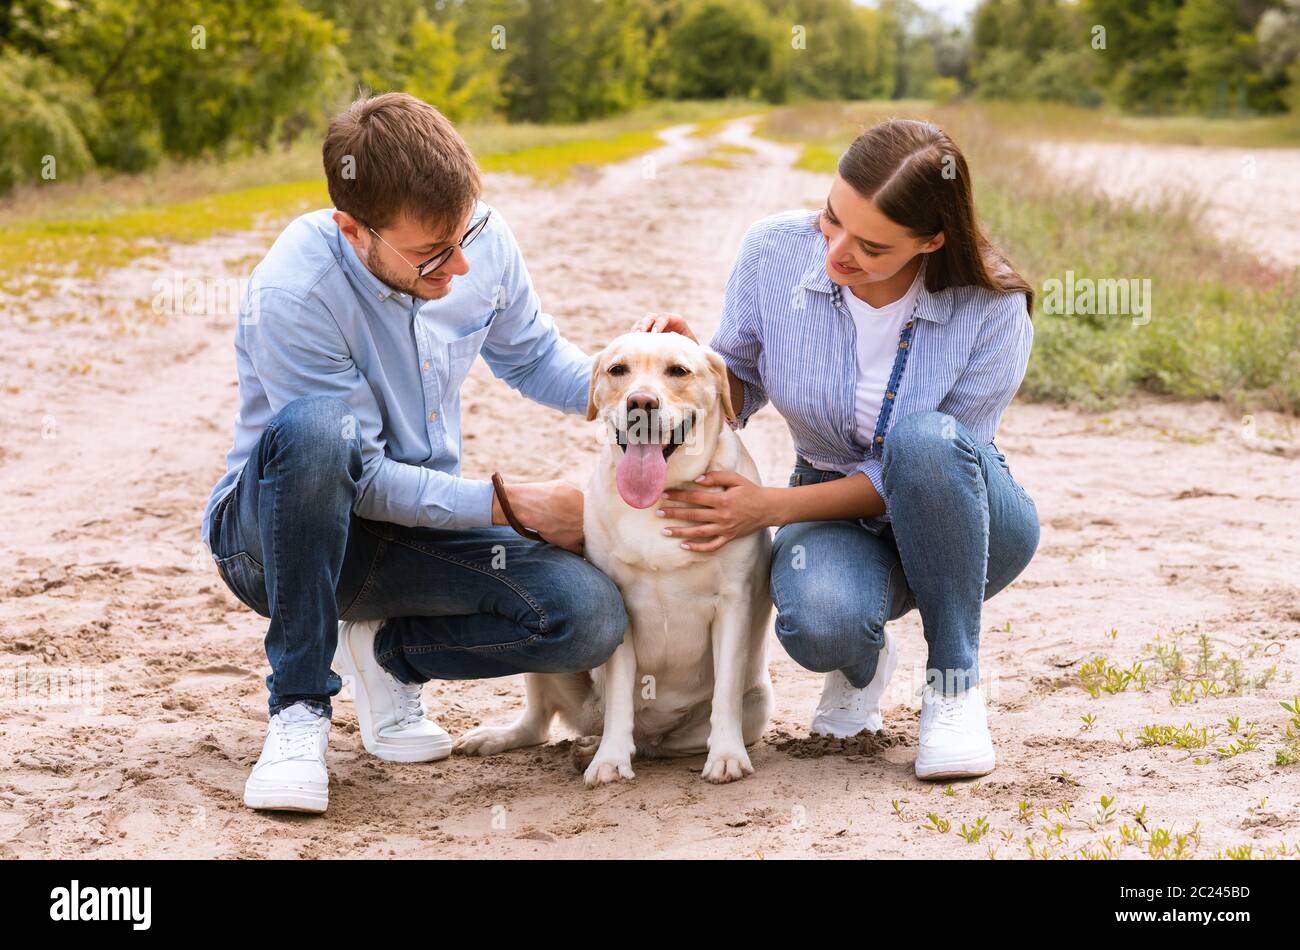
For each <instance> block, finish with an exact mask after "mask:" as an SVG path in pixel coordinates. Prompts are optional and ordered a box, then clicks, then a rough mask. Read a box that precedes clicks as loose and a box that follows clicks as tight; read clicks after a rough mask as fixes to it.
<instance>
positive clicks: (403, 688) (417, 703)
mask: <svg viewBox="0 0 1300 950" xmlns="http://www.w3.org/2000/svg"><path fill="white" fill-rule="evenodd" d="M388 678H389V681H390V683H391V685H392V690H393V699H395V700H396V701H397V724H398V725H399V726H409V725H412V724H413V723H417V722H419V721H420V720H421V719H424V718H425V716H427V715H428V709H427V707H426V706H425V705H424V684H423V683H403V682H402V681H401V680H399V679H398V678H397V677H395V676H393V675H392V674H391V673H389V674H388Z"/></svg>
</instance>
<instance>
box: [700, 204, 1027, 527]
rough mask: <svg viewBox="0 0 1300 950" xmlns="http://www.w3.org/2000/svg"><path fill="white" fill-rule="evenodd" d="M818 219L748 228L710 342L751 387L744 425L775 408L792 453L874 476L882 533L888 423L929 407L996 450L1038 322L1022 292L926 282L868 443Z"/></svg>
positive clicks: (852, 342)
mask: <svg viewBox="0 0 1300 950" xmlns="http://www.w3.org/2000/svg"><path fill="white" fill-rule="evenodd" d="M817 216H818V212H808V211H791V212H786V213H784V214H777V215H771V216H769V217H767V218H763V219H762V220H760V221H758V222H756V223H755V224H754V225H753V226H752V227H750V229H749V231H748V232H746V234H745V240H744V242H743V244H742V246H741V249H740V254H739V257H738V258H737V260H736V263H735V266H734V267H733V268H732V271H731V277H730V278H729V279H728V281H727V292H726V299H725V302H724V304H723V309H722V318H721V321H720V323H719V326H718V331H717V333H716V334H715V335H714V337H713V339H712V341H711V342H710V345H711V346H712V347H713V349H715V350H717V351H718V352H719V353H720V354H721V355H722V358H723V359H724V360H725V361H726V364H727V367H728V368H729V369H730V370H731V373H732V375H733V376H736V377H737V378H739V379H740V380H741V382H742V384H743V385H744V391H745V402H744V407H743V408H742V410H741V412H740V415H739V418H738V420H737V427H739V428H743V427H744V425H745V423H747V422H748V421H749V418H750V417H751V416H752V415H753V414H754V413H755V412H757V411H758V410H759V409H761V408H762V407H763V406H765V405H766V404H767V403H768V401H769V400H770V401H771V403H772V405H773V406H774V407H775V408H776V410H777V411H778V412H779V413H780V414H781V415H782V416H783V417H784V418H785V421H786V423H787V424H788V425H789V427H790V435H791V437H792V439H793V440H794V447H795V450H796V451H797V452H798V453H799V454H800V455H802V456H803V457H804V458H806V459H807V460H808V461H809V462H811V463H812V464H813V465H814V466H815V467H817V468H822V469H839V470H842V471H843V470H846V469H850V470H851V471H852V472H853V473H857V472H862V473H864V474H865V475H866V476H867V477H868V478H870V479H871V483H872V484H873V485H874V486H875V487H876V491H878V492H879V493H880V496H881V498H884V499H885V501H886V510H885V514H884V515H883V516H882V517H881V518H872V519H864V520H863V524H864V525H865V526H866V527H868V528H870V529H871V530H873V531H875V532H877V533H878V532H879V531H880V530H882V529H883V527H884V523H885V522H886V521H888V520H889V510H888V498H887V496H886V495H885V487H884V482H883V479H882V477H881V468H880V459H881V447H882V445H883V443H884V437H885V435H886V434H887V433H888V431H889V428H890V426H891V425H892V424H893V422H895V421H897V420H898V419H901V418H903V417H904V416H907V415H910V414H911V413H914V412H923V411H926V410H931V409H934V410H938V411H939V412H944V413H947V414H949V415H951V416H953V417H955V418H956V419H957V420H958V421H959V422H961V423H962V424H963V425H965V426H966V427H967V428H968V429H970V430H971V432H972V433H974V435H975V436H976V438H978V439H981V440H983V441H985V442H992V441H993V437H994V435H995V434H996V432H997V427H998V421H999V420H1000V419H1001V418H1002V413H1003V411H1004V410H1005V409H1006V407H1007V405H1008V404H1009V403H1010V402H1011V398H1012V397H1013V396H1014V395H1015V394H1016V390H1017V389H1018V388H1019V387H1020V383H1021V380H1023V379H1024V375H1025V367H1026V366H1027V365H1028V363H1029V351H1030V347H1031V346H1032V344H1033V336H1034V331H1033V323H1032V322H1031V321H1030V319H1029V314H1028V312H1027V310H1026V300H1025V295H1024V294H1023V293H1012V294H1003V293H997V292H995V291H991V290H987V289H985V288H983V287H949V288H946V289H944V290H941V291H938V292H937V293H931V292H930V291H929V290H927V289H926V288H925V287H924V285H923V286H922V288H921V294H920V298H919V300H918V301H917V305H916V312H915V315H914V316H913V317H912V318H911V319H909V320H908V321H907V322H906V323H905V324H904V327H903V330H902V332H901V333H900V335H899V345H898V351H897V353H896V355H895V361H894V370H893V373H892V374H891V378H890V383H889V388H888V389H887V390H886V392H885V394H884V398H883V399H882V401H881V410H880V416H879V418H878V420H877V424H876V431H875V435H874V437H873V438H872V440H871V442H870V443H869V444H865V445H864V444H863V443H862V442H860V441H859V440H858V438H857V435H856V431H855V430H856V419H855V414H854V395H855V393H854V390H855V385H856V382H857V338H856V333H857V330H856V328H855V326H854V322H853V317H852V315H851V314H850V313H849V310H848V308H847V306H846V304H845V303H844V300H843V297H842V292H841V289H840V287H839V285H838V284H836V283H835V282H834V281H832V280H831V279H830V276H829V275H828V274H827V273H826V239H825V237H824V236H823V235H822V233H821V230H820V228H819V227H818V226H817Z"/></svg>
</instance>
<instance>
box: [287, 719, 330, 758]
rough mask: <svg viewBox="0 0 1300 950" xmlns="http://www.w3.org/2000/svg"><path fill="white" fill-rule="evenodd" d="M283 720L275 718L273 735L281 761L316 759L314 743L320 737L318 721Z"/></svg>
mask: <svg viewBox="0 0 1300 950" xmlns="http://www.w3.org/2000/svg"><path fill="white" fill-rule="evenodd" d="M322 718H324V717H323V716H318V717H316V718H315V719H285V718H284V717H283V716H276V718H275V722H276V727H275V735H276V737H277V741H278V743H279V748H280V758H281V759H314V758H316V757H317V755H318V753H317V747H316V743H317V741H318V739H319V736H320V732H319V729H320V720H321V719H322Z"/></svg>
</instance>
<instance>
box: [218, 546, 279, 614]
mask: <svg viewBox="0 0 1300 950" xmlns="http://www.w3.org/2000/svg"><path fill="white" fill-rule="evenodd" d="M214 560H215V561H216V562H217V573H218V574H220V575H221V579H222V580H223V581H225V584H226V586H227V587H228V588H230V592H231V593H232V594H234V595H235V596H236V597H237V598H238V599H239V602H240V603H242V604H243V605H244V606H245V607H247V608H248V609H249V610H253V611H256V612H257V613H259V614H261V615H262V616H263V617H269V616H270V615H271V612H270V607H269V605H268V604H267V602H266V575H265V573H264V572H263V569H262V565H260V564H258V563H257V561H256V560H254V558H253V556H252V555H251V554H249V553H248V552H247V551H240V552H239V553H238V554H232V555H231V556H230V557H223V558H214Z"/></svg>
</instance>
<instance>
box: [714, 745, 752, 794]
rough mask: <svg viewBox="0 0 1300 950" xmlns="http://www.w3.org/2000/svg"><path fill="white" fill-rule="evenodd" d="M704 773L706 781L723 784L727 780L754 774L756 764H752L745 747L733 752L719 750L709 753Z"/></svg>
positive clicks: (731, 780)
mask: <svg viewBox="0 0 1300 950" xmlns="http://www.w3.org/2000/svg"><path fill="white" fill-rule="evenodd" d="M702 774H703V776H704V780H705V781H706V782H713V783H714V784H715V785H722V784H725V783H726V782H737V781H739V780H740V779H742V778H744V777H745V776H746V775H753V774H754V766H753V765H751V764H750V762H749V753H748V752H746V751H745V749H744V747H741V748H740V749H737V750H735V751H732V752H728V751H724V750H719V751H717V752H710V753H709V758H708V759H707V760H706V761H705V763H704V772H703V773H702Z"/></svg>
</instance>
